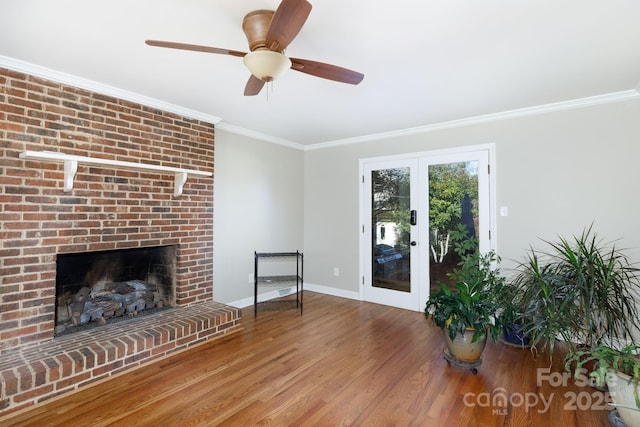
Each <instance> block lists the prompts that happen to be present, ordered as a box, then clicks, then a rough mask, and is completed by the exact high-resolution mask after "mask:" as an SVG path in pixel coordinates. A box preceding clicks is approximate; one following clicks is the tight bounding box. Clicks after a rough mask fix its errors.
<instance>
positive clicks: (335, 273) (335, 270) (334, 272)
mask: <svg viewBox="0 0 640 427" xmlns="http://www.w3.org/2000/svg"><path fill="white" fill-rule="evenodd" d="M333 275H334V276H339V275H340V269H339V268H338V267H333Z"/></svg>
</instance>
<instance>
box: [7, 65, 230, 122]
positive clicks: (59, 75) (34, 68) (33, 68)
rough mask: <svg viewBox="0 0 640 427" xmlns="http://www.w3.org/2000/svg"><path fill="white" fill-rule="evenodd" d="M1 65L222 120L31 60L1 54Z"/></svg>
mask: <svg viewBox="0 0 640 427" xmlns="http://www.w3.org/2000/svg"><path fill="white" fill-rule="evenodd" d="M0 66H1V67H5V68H9V69H11V70H14V71H18V72H21V73H25V74H29V75H32V76H36V77H40V78H43V79H47V80H52V81H56V82H58V83H63V84H67V85H71V86H74V87H77V88H80V89H85V90H89V91H92V92H96V93H100V94H102V95H107V96H113V97H115V98H119V99H123V100H125V101H131V102H136V103H138V104H142V105H146V106H147V107H152V108H157V109H160V110H163V111H167V112H169V113H174V114H178V115H180V116H183V117H189V118H191V119H196V120H202V121H203V122H207V123H211V124H214V125H215V124H217V123H218V122H220V120H222V119H221V118H220V117H216V116H212V115H210V114H206V113H203V112H201V111H196V110H191V109H189V108H184V107H181V106H179V105H175V104H171V103H168V102H164V101H160V100H159V99H155V98H151V97H148V96H144V95H140V94H137V93H134V92H129V91H127V90H124V89H120V88H117V87H114V86H109V85H105V84H102V83H98V82H96V81H93V80H89V79H84V78H82V77H77V76H74V75H71V74H67V73H63V72H61V71H56V70H53V69H51V68H46V67H42V66H39V65H35V64H32V63H30V62H25V61H21V60H18V59H14V58H10V57H8V56H2V55H0Z"/></svg>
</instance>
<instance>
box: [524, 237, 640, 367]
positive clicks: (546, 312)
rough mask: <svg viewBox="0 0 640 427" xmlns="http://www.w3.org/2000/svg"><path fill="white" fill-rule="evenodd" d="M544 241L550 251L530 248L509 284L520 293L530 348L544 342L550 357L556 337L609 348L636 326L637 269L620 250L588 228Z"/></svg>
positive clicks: (638, 322)
mask: <svg viewBox="0 0 640 427" xmlns="http://www.w3.org/2000/svg"><path fill="white" fill-rule="evenodd" d="M545 242H546V243H547V244H548V245H549V247H550V250H549V251H547V252H542V253H537V252H536V251H534V250H533V249H531V251H530V253H529V254H528V257H527V260H526V262H524V263H522V264H521V265H520V266H519V274H518V275H517V277H516V278H515V280H514V282H513V283H514V285H515V286H518V287H519V288H520V289H521V290H522V292H523V295H524V297H523V302H524V305H523V307H524V314H525V315H524V320H525V324H524V329H525V333H528V334H529V335H530V336H531V339H532V345H533V346H537V345H538V344H541V343H548V345H549V348H550V357H552V355H553V348H554V343H555V342H556V340H557V339H558V338H561V339H562V340H563V341H565V342H566V343H567V344H568V345H569V346H570V349H571V350H575V346H576V344H579V345H583V346H586V347H587V348H595V347H597V346H598V345H599V344H602V343H606V344H608V345H611V346H615V345H616V344H617V343H619V342H620V341H622V340H627V339H629V338H630V337H631V336H632V331H634V330H640V320H639V319H638V309H637V307H636V302H637V301H639V300H638V299H637V298H638V296H640V292H639V290H640V276H639V275H638V272H639V270H638V269H637V268H636V267H635V266H634V265H633V264H632V263H631V261H630V260H629V258H628V257H627V256H626V255H625V254H624V253H623V251H621V250H620V249H619V248H617V247H616V246H615V245H614V244H612V243H605V242H603V241H602V240H601V239H599V238H598V237H597V235H596V233H594V232H592V226H590V227H588V228H585V230H584V231H583V232H582V234H581V235H579V236H574V237H573V238H572V239H566V238H563V237H560V238H559V239H558V241H556V242H548V241H545Z"/></svg>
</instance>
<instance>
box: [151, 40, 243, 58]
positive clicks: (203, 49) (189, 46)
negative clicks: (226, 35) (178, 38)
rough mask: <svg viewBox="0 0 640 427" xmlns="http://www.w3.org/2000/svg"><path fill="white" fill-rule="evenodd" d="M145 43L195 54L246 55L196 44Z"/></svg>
mask: <svg viewBox="0 0 640 427" xmlns="http://www.w3.org/2000/svg"><path fill="white" fill-rule="evenodd" d="M145 43H146V44H148V45H149V46H157V47H168V48H171V49H180V50H195V51H196V52H206V53H219V54H222V55H231V56H238V57H240V58H242V57H244V56H245V55H246V54H247V53H246V52H240V51H237V50H230V49H220V48H217V47H209V46H200V45H197V44H187V43H175V42H165V41H161V40H145Z"/></svg>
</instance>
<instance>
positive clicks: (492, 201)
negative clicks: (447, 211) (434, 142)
mask: <svg viewBox="0 0 640 427" xmlns="http://www.w3.org/2000/svg"><path fill="white" fill-rule="evenodd" d="M472 151H487V154H488V166H489V168H490V173H489V175H488V180H489V182H488V184H489V206H488V209H487V213H488V216H489V218H488V227H489V232H490V238H489V239H488V248H487V250H495V251H496V252H497V251H498V245H497V241H498V230H497V220H496V200H497V198H496V172H497V171H496V169H497V168H496V153H495V143H487V144H478V145H469V146H460V147H452V148H446V149H437V150H431V151H421V152H414V153H402V154H394V155H389V156H379V157H368V158H362V159H360V160H359V170H358V180H359V186H358V188H359V194H358V196H359V227H358V242H359V243H358V248H359V257H358V258H359V263H358V264H359V279H358V281H359V286H358V288H359V292H358V294H359V298H360V301H364V300H365V299H364V286H365V276H366V271H367V269H368V267H369V260H368V259H367V257H369V256H370V254H369V252H370V248H369V243H370V242H368V241H366V239H365V235H366V233H365V230H366V229H367V227H368V226H369V225H368V224H365V219H366V218H367V212H365V206H366V204H365V203H364V197H365V195H366V194H368V192H367V189H365V188H364V172H365V167H366V165H367V164H369V163H379V162H386V161H396V160H405V159H417V160H419V159H421V158H424V157H440V156H442V157H444V156H455V155H460V154H462V153H467V152H472ZM420 208H421V209H422V206H421V207H420ZM419 238H420V240H422V239H423V236H419ZM417 270H419V271H417V274H418V276H419V277H418V279H417V280H418V283H420V284H422V283H424V282H425V281H428V271H427V272H425V270H426V269H425V268H419V269H417ZM414 271H415V270H414ZM424 288H425V289H427V290H426V291H424V290H423V286H420V301H419V307H418V309H417V311H422V306H423V305H424V304H423V303H426V300H427V298H428V286H426V285H425V286H424Z"/></svg>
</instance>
